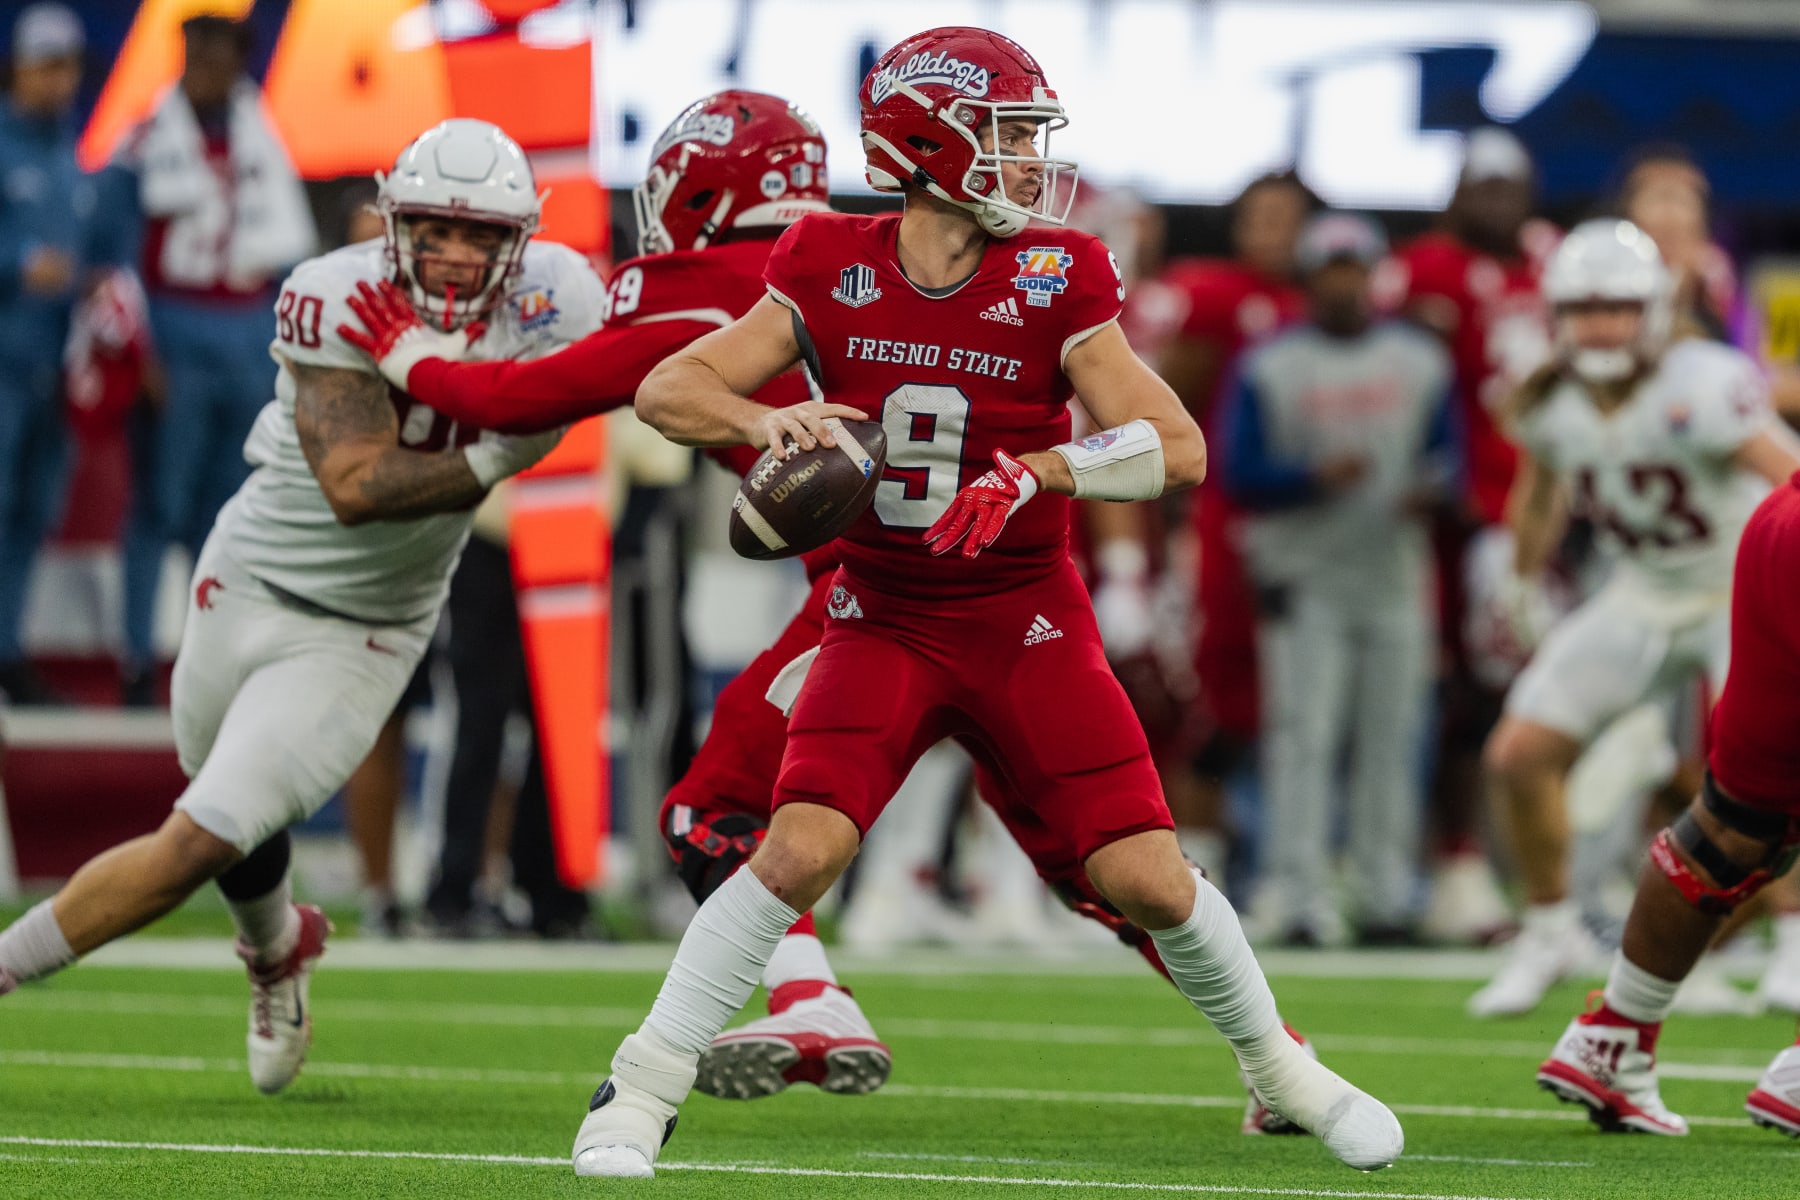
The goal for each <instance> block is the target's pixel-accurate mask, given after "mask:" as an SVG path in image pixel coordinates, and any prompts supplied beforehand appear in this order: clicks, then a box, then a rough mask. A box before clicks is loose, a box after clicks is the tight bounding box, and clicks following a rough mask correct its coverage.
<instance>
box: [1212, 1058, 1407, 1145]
mask: <svg viewBox="0 0 1800 1200" xmlns="http://www.w3.org/2000/svg"><path fill="white" fill-rule="evenodd" d="M1271 1049H1272V1050H1273V1053H1272V1054H1271V1055H1270V1056H1269V1059H1268V1060H1267V1061H1265V1062H1262V1063H1259V1064H1257V1065H1256V1066H1255V1067H1254V1068H1251V1067H1249V1066H1247V1065H1246V1066H1245V1081H1246V1082H1247V1083H1248V1084H1249V1086H1250V1088H1251V1090H1252V1091H1253V1092H1254V1093H1255V1094H1256V1095H1257V1096H1259V1097H1261V1098H1262V1101H1263V1103H1264V1104H1265V1105H1267V1106H1268V1107H1269V1108H1270V1109H1271V1110H1273V1111H1275V1112H1278V1113H1280V1114H1282V1115H1283V1116H1285V1117H1287V1118H1288V1119H1289V1120H1290V1121H1292V1122H1293V1123H1294V1125H1295V1126H1297V1127H1298V1128H1299V1129H1300V1130H1302V1131H1304V1132H1307V1133H1310V1134H1312V1135H1313V1136H1314V1137H1316V1138H1318V1139H1319V1140H1320V1141H1321V1142H1323V1143H1325V1148H1326V1149H1327V1150H1330V1151H1331V1153H1332V1154H1334V1155H1336V1156H1337V1158H1338V1160H1339V1161H1340V1162H1342V1163H1344V1164H1345V1165H1346V1166H1350V1167H1355V1168H1356V1169H1357V1170H1358V1171H1379V1170H1381V1169H1382V1168H1383V1167H1391V1166H1393V1165H1394V1161H1395V1160H1396V1159H1398V1158H1399V1157H1400V1151H1401V1150H1402V1149H1404V1148H1405V1145H1406V1134H1405V1132H1404V1131H1403V1130H1402V1129H1401V1128H1400V1121H1399V1119H1398V1118H1397V1117H1395V1116H1394V1114H1393V1112H1392V1111H1391V1110H1389V1108H1388V1106H1387V1105H1385V1104H1383V1103H1382V1102H1381V1101H1379V1100H1377V1099H1375V1097H1373V1096H1371V1095H1369V1094H1368V1093H1367V1092H1364V1091H1362V1090H1361V1089H1360V1088H1357V1087H1354V1086H1352V1085H1351V1084H1350V1083H1349V1082H1348V1081H1346V1080H1345V1079H1343V1078H1342V1077H1340V1076H1339V1075H1338V1074H1337V1073H1336V1072H1335V1071H1332V1070H1331V1069H1330V1068H1328V1067H1326V1066H1325V1065H1324V1064H1322V1063H1320V1062H1319V1061H1318V1060H1316V1059H1314V1058H1311V1057H1309V1056H1308V1055H1307V1054H1306V1053H1305V1051H1304V1050H1302V1049H1301V1047H1300V1045H1299V1044H1298V1043H1297V1042H1295V1041H1293V1040H1292V1039H1291V1036H1290V1035H1289V1034H1288V1033H1285V1032H1284V1033H1282V1034H1280V1035H1279V1044H1276V1045H1273V1046H1272V1047H1271ZM1240 1062H1241V1060H1240Z"/></svg>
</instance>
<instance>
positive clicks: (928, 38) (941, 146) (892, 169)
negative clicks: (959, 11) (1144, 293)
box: [861, 25, 1075, 237]
mask: <svg viewBox="0 0 1800 1200" xmlns="http://www.w3.org/2000/svg"><path fill="white" fill-rule="evenodd" d="M861 99H862V140H863V150H864V152H865V153H866V154H867V155H868V173H869V185H870V186H871V187H873V188H874V189H875V190H876V191H878V192H897V191H900V190H901V188H902V185H903V184H905V183H911V184H914V185H915V186H917V187H921V188H924V189H925V190H926V191H928V192H930V193H931V194H932V195H934V196H936V197H938V198H939V199H941V200H948V201H949V202H950V203H952V204H954V205H956V206H957V207H959V208H966V209H968V210H969V211H970V212H972V213H974V214H975V217H976V219H977V220H979V221H980V222H981V227H982V228H983V229H985V230H987V231H988V232H989V233H991V234H993V235H995V236H996V237H1011V236H1013V235H1014V234H1016V233H1018V232H1019V231H1020V230H1021V229H1023V228H1025V225H1026V223H1027V222H1029V221H1032V220H1037V221H1042V222H1045V223H1047V224H1051V225H1061V224H1063V223H1064V222H1065V221H1067V219H1068V216H1069V207H1070V206H1071V205H1072V204H1073V203H1074V201H1075V164H1074V163H1072V162H1067V161H1061V160H1058V159H1053V158H1050V157H1048V155H1049V150H1050V134H1051V131H1053V130H1056V129H1061V128H1062V127H1063V126H1064V125H1067V124H1068V123H1069V121H1068V118H1067V117H1066V116H1064V115H1063V109H1062V105H1061V103H1059V102H1058V101H1057V99H1056V93H1055V92H1053V91H1051V90H1050V87H1049V85H1048V84H1047V83H1046V82H1045V80H1044V72H1043V68H1041V67H1039V66H1038V64H1037V60H1036V59H1034V58H1032V57H1031V55H1029V54H1027V53H1026V52H1025V48H1024V47H1023V46H1020V45H1019V44H1018V43H1017V42H1014V41H1012V40H1010V39H1008V38H1004V37H1001V36H1000V35H999V34H997V33H993V32H991V31H989V30H986V29H975V28H972V27H970V26H963V25H951V26H945V27H944V28H941V29H928V30H926V31H925V32H924V33H916V34H914V35H913V36H912V37H909V38H907V39H906V40H905V41H903V42H901V43H900V44H899V45H897V46H895V47H894V48H893V49H892V50H889V51H888V52H887V53H886V54H884V55H882V56H881V59H880V60H879V61H878V62H876V64H875V69H874V70H872V71H870V72H869V77H868V78H867V79H865V80H863V85H862V92H861ZM1018 120H1025V121H1030V122H1032V123H1033V124H1035V125H1037V126H1038V128H1039V129H1040V130H1041V131H1042V132H1043V135H1044V145H1043V149H1042V151H1041V152H1040V151H1038V150H1037V148H1036V147H1031V148H1029V149H1028V150H1027V152H1026V153H1024V154H1019V153H1014V152H1011V151H1006V150H1003V149H1002V147H1001V143H1000V126H1001V124H1002V123H1003V122H1006V121H1018ZM984 123H985V124H986V127H987V130H988V135H989V139H990V140H989V143H988V147H987V148H986V149H983V148H982V145H981V139H980V136H979V131H980V130H981V128H982V127H983V124H984ZM1004 163H1015V164H1029V163H1036V164H1038V165H1039V167H1040V168H1041V170H1040V172H1039V173H1038V178H1037V189H1038V190H1037V195H1036V197H1034V198H1033V199H1032V200H1031V202H1030V203H1029V204H1020V203H1018V202H1017V201H1015V200H1013V199H1011V198H1010V197H1008V196H1007V194H1006V190H1005V188H1004V186H1003V185H1002V183H1001V175H1000V168H1001V166H1002V164H1004Z"/></svg>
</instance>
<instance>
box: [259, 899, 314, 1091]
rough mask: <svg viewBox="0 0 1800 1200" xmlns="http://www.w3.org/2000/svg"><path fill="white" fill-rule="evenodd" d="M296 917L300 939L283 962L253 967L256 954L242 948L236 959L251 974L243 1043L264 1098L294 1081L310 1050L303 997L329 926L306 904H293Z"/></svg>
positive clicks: (308, 1017) (309, 1028) (309, 1022)
mask: <svg viewBox="0 0 1800 1200" xmlns="http://www.w3.org/2000/svg"><path fill="white" fill-rule="evenodd" d="M294 911H295V912H297V913H299V914H300V938H299V940H298V941H297V942H295V943H294V948H293V949H292V950H290V951H288V955H287V957H286V958H284V959H282V960H281V961H280V962H279V963H276V964H275V965H273V966H269V967H259V966H257V965H256V952H255V951H254V950H252V949H251V948H250V947H249V946H246V945H245V944H244V943H243V942H239V943H238V946H237V953H238V957H239V958H241V959H243V960H244V966H245V967H246V968H247V969H248V970H249V972H250V1034H249V1037H248V1038H247V1039H246V1041H245V1045H246V1047H247V1048H248V1050H249V1058H250V1082H252V1083H254V1084H255V1085H256V1090H257V1091H259V1092H261V1093H262V1094H263V1095H265V1096H273V1095H274V1094H275V1093H276V1092H279V1091H280V1090H281V1089H282V1088H284V1087H286V1086H287V1085H288V1084H290V1083H292V1082H293V1081H294V1076H296V1075H298V1074H300V1068H301V1067H302V1066H304V1065H305V1063H306V1051H307V1047H309V1046H311V1045H312V1009H311V1008H310V1007H308V1005H307V991H308V988H309V986H310V985H311V982H312V971H313V964H314V963H316V962H318V961H319V956H320V955H321V954H324V953H325V939H326V938H328V937H330V936H331V931H332V927H331V922H330V921H329V920H328V919H326V916H325V914H324V912H323V911H321V910H320V909H318V908H316V907H314V906H313V905H311V904H296V905H295V906H294Z"/></svg>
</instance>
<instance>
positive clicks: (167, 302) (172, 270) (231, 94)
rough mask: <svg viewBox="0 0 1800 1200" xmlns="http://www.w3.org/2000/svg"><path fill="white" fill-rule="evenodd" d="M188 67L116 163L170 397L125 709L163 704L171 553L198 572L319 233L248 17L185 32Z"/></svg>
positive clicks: (238, 470) (136, 533)
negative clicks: (297, 271) (270, 112)
mask: <svg viewBox="0 0 1800 1200" xmlns="http://www.w3.org/2000/svg"><path fill="white" fill-rule="evenodd" d="M181 34H182V50H183V58H182V69H181V78H180V79H179V80H178V81H177V83H176V86H174V87H173V88H171V89H169V91H168V93H167V94H166V95H165V96H164V97H163V99H162V101H161V102H160V103H159V104H158V105H157V107H156V110H155V111H154V112H153V113H152V114H151V115H150V117H149V118H148V119H147V120H146V121H145V122H144V123H143V124H142V125H141V126H140V127H139V128H138V129H137V130H136V131H135V132H134V133H133V134H132V135H131V138H130V139H129V141H128V142H127V143H126V146H125V148H124V150H123V151H122V152H121V153H120V155H119V157H118V161H117V163H116V165H117V166H119V167H121V168H124V169H126V170H128V171H130V172H131V173H132V174H133V175H135V177H136V179H135V182H136V188H137V199H138V207H139V208H140V210H141V211H142V214H143V217H144V219H145V221H146V225H145V228H144V232H143V263H142V274H143V279H144V290H145V292H146V294H147V296H148V298H149V302H150V326H151V333H152V336H153V340H154V341H155V344H156V354H157V359H158V362H159V364H160V365H161V368H162V375H163V379H164V381H165V386H164V387H163V388H162V389H160V391H159V392H158V394H157V395H158V400H159V403H158V405H157V406H156V407H155V408H154V409H144V410H141V411H140V414H139V428H138V429H137V431H136V434H135V445H134V450H133V462H132V471H133V484H134V496H133V501H132V512H131V522H130V526H129V528H128V529H127V531H126V536H125V542H124V547H123V557H124V569H125V651H124V659H123V661H122V663H121V672H122V679H121V688H122V694H123V697H124V700H125V702H126V703H127V704H132V705H148V704H152V703H154V702H155V700H156V688H155V668H156V655H155V647H154V645H153V638H152V631H153V629H154V624H155V619H156V600H157V596H158V594H159V583H160V580H161V579H162V567H163V556H164V553H165V552H166V551H167V549H168V547H169V546H170V545H171V544H178V545H181V546H182V547H184V548H185V549H186V550H187V552H188V556H189V562H190V564H191V563H192V561H193V560H194V558H196V557H197V556H198V554H199V550H200V543H201V542H202V541H203V540H204V539H205V537H206V535H207V531H208V530H209V529H211V528H212V523H213V517H214V516H215V515H216V514H217V513H218V511H219V508H220V506H221V505H223V504H224V503H225V501H226V500H227V499H228V498H229V497H230V496H231V495H232V494H233V493H234V492H236V491H237V489H238V486H239V485H240V484H242V483H243V482H244V478H245V477H246V476H247V475H248V474H249V471H250V465H249V464H248V463H247V462H246V461H245V460H244V458H243V457H242V455H240V454H239V453H238V452H237V451H238V448H239V447H241V446H242V445H243V444H244V440H245V438H247V437H248V436H249V434H250V428H251V426H252V425H254V424H255V422H256V420H257V415H258V413H259V412H261V410H262V406H263V397H265V396H267V395H268V393H269V385H270V383H271V379H270V364H269V359H268V353H267V351H268V338H269V305H270V304H271V303H272V302H273V301H274V299H275V290H276V286H277V285H278V284H279V283H280V282H281V278H282V276H283V275H285V274H286V273H287V271H288V269H289V268H290V267H292V266H293V265H294V264H295V263H297V262H299V261H300V260H301V259H303V258H305V257H307V256H308V255H310V254H312V253H313V252H314V249H315V246H316V245H317V232H316V230H315V229H314V227H313V219H312V209H311V207H310V206H309V205H308V203H307V199H306V193H305V191H303V190H302V188H301V186H300V177H299V175H298V174H297V173H296V172H295V170H294V165H293V162H292V161H291V160H290V159H289V157H288V153H287V149H286V147H285V146H284V145H283V144H282V141H281V135H280V134H279V133H278V132H277V131H276V129H275V127H274V125H273V124H272V123H271V122H270V120H269V118H268V116H267V114H266V111H265V108H264V105H263V99H262V93H261V90H260V89H259V88H258V87H257V85H256V84H255V83H254V82H253V81H252V80H251V79H250V77H249V76H248V75H247V74H245V64H246V62H247V60H248V59H249V56H250V51H251V49H252V45H251V30H250V26H249V24H248V23H246V22H242V21H234V20H231V19H229V18H227V17H221V16H212V15H205V16H196V17H191V18H189V19H188V20H186V21H184V22H182V25H181Z"/></svg>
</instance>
